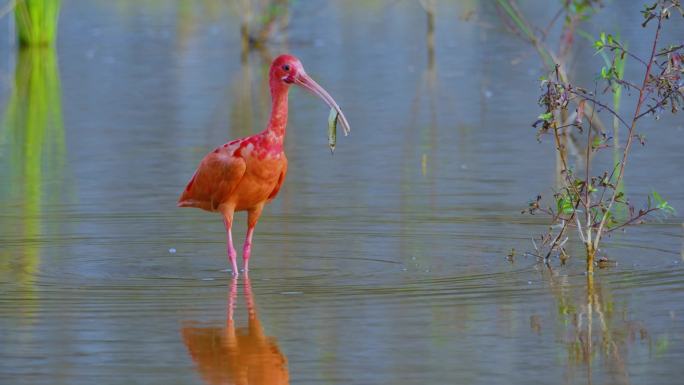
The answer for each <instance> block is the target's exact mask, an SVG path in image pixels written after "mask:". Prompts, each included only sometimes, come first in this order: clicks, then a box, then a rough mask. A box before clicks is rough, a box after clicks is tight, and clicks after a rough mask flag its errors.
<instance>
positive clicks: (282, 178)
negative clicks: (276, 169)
mask: <svg viewBox="0 0 684 385" xmlns="http://www.w3.org/2000/svg"><path fill="white" fill-rule="evenodd" d="M285 175H287V162H286V163H285V165H284V166H283V170H282V171H280V176H279V177H278V183H276V185H275V188H273V191H271V193H270V194H269V195H268V201H269V202H270V201H272V200H273V199H275V197H276V195H278V192H279V191H280V187H282V186H283V182H284V181H285Z"/></svg>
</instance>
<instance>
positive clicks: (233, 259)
mask: <svg viewBox="0 0 684 385" xmlns="http://www.w3.org/2000/svg"><path fill="white" fill-rule="evenodd" d="M231 222H232V221H231V220H230V219H228V218H226V217H224V218H223V224H224V225H225V226H226V253H227V254H228V260H229V261H230V266H231V270H232V274H233V275H238V268H237V251H235V247H233V233H232V231H231V225H232V223H231Z"/></svg>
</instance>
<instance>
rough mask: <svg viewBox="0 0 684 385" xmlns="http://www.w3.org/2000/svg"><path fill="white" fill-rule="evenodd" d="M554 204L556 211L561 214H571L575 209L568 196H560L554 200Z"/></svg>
mask: <svg viewBox="0 0 684 385" xmlns="http://www.w3.org/2000/svg"><path fill="white" fill-rule="evenodd" d="M556 206H557V207H558V212H559V213H561V214H572V213H573V212H574V211H575V208H574V207H573V205H572V202H571V201H570V199H569V198H568V197H560V198H559V199H558V201H557V202H556Z"/></svg>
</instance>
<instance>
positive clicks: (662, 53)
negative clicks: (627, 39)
mask: <svg viewBox="0 0 684 385" xmlns="http://www.w3.org/2000/svg"><path fill="white" fill-rule="evenodd" d="M674 12H677V13H678V14H680V15H681V16H684V9H683V8H682V5H681V2H680V0H659V1H657V2H656V3H654V4H652V5H648V6H646V7H645V8H644V10H643V11H642V14H643V15H644V23H643V24H642V25H643V27H644V28H645V27H647V26H649V25H652V24H655V31H654V32H653V33H654V35H653V40H652V47H651V50H650V52H649V54H648V58H647V59H641V58H640V57H639V56H638V55H637V54H636V53H634V52H631V51H629V50H628V49H627V46H626V45H625V44H624V43H622V42H620V41H619V39H618V38H616V37H614V36H612V35H609V34H605V33H602V34H601V35H600V37H599V39H598V40H596V42H595V43H594V47H595V49H596V50H597V52H599V53H601V54H604V55H607V56H612V58H611V59H610V60H606V66H604V67H603V68H602V69H601V72H600V79H601V81H603V82H605V83H606V85H607V86H606V87H605V89H604V90H603V91H602V92H597V91H593V92H590V91H588V90H586V89H584V88H581V87H577V86H575V85H573V84H571V83H569V82H568V81H567V80H565V78H564V77H562V76H560V75H559V67H560V66H559V65H558V64H557V65H556V68H555V70H554V76H550V77H549V78H544V79H542V84H541V86H542V89H543V93H542V95H541V97H540V99H539V104H540V105H541V106H543V107H544V109H545V111H544V112H543V113H542V114H541V115H540V116H539V118H538V120H537V121H536V122H535V123H534V126H535V127H539V132H538V135H543V134H551V135H553V136H554V139H555V140H554V142H555V144H556V150H557V151H559V152H562V151H564V149H563V145H562V144H561V143H560V142H559V140H558V135H559V130H560V129H561V128H566V127H571V128H574V129H577V130H578V131H579V132H580V133H583V132H584V131H585V130H586V135H587V143H586V161H585V167H584V168H585V169H584V170H583V174H584V175H583V176H581V175H578V174H581V173H582V172H579V173H578V171H577V170H575V169H574V168H573V167H572V166H571V165H569V164H568V163H567V162H566V161H564V162H563V165H562V169H561V174H562V181H563V184H562V185H561V187H560V189H559V191H558V192H556V193H555V194H554V200H555V203H556V204H555V207H543V206H542V204H541V197H540V196H538V197H537V199H536V200H535V201H533V202H532V203H530V206H529V208H528V209H527V210H526V211H527V212H529V213H531V214H535V213H538V212H541V213H545V214H548V215H550V216H551V217H552V220H553V222H554V223H558V224H560V226H559V227H560V230H559V231H558V233H557V234H556V235H553V234H551V233H549V234H546V235H544V236H542V237H541V245H542V247H543V248H544V251H545V252H546V254H545V255H544V258H545V259H546V260H547V261H548V258H549V256H551V255H552V253H554V252H558V253H560V254H565V250H564V249H563V247H564V245H563V243H562V242H563V239H564V237H565V233H566V231H567V229H568V228H570V227H576V228H577V231H578V235H579V237H580V239H581V241H582V243H583V244H584V246H585V249H586V262H587V271H589V272H593V270H594V260H595V255H596V252H597V250H599V246H600V244H601V243H600V242H601V239H602V238H603V236H604V235H606V234H609V233H611V232H613V231H615V230H618V229H623V228H624V227H626V226H630V225H634V224H638V223H642V222H643V221H644V220H645V218H646V217H647V216H649V215H651V214H653V213H656V212H659V213H662V214H671V213H673V212H674V209H673V208H672V206H670V205H669V204H668V203H667V201H665V200H664V199H663V198H662V197H661V196H660V194H658V193H657V192H655V191H653V192H652V193H651V195H650V196H649V198H648V201H647V203H646V206H645V207H644V208H642V209H639V210H637V209H636V208H635V207H634V206H633V205H632V204H631V203H630V202H629V200H628V199H627V198H626V197H625V194H624V192H623V190H622V188H620V186H621V185H622V182H623V179H624V175H625V168H626V166H627V161H628V158H629V154H630V152H631V149H632V147H633V144H634V141H635V140H638V141H639V142H640V143H641V144H642V145H643V144H644V143H645V141H644V139H643V138H644V137H643V136H642V135H640V134H638V133H637V124H638V123H639V122H640V120H641V119H642V118H644V117H646V116H649V115H652V116H654V117H655V118H656V119H658V118H659V117H660V115H661V114H662V112H663V111H664V110H665V108H669V109H670V110H671V112H672V113H676V112H677V111H678V110H680V109H681V107H682V105H684V80H683V78H684V76H683V74H684V66H683V65H682V61H683V56H682V54H681V52H682V50H683V46H682V45H681V44H679V45H671V46H667V47H660V46H659V44H660V39H661V32H662V28H663V23H664V22H665V21H666V20H667V19H669V18H670V17H671V16H672V15H673V13H674ZM629 58H631V59H633V60H635V61H636V62H638V63H639V64H641V65H642V66H643V67H644V75H643V79H642V80H641V82H640V83H635V82H631V81H629V80H626V79H624V78H623V76H624V65H625V61H626V60H627V59H629ZM623 88H624V89H632V90H634V91H635V93H636V91H638V99H637V101H636V105H635V108H634V112H633V114H632V117H631V119H627V118H624V117H623V116H622V115H620V113H619V109H618V107H619V104H617V105H614V108H611V107H609V106H608V105H607V103H604V102H602V101H601V97H602V96H603V95H604V94H606V93H611V94H613V98H614V102H615V100H617V101H618V103H619V98H620V95H621V94H620V92H621V90H622V89H623ZM570 103H573V104H575V105H577V109H576V111H575V119H574V121H573V122H572V123H567V121H566V120H565V119H562V118H561V116H567V112H568V108H569V106H570ZM587 105H591V106H592V107H593V110H594V111H595V112H596V113H607V114H609V115H612V116H613V118H614V124H615V127H616V128H617V126H623V127H624V128H625V129H626V130H627V137H626V139H625V143H624V147H622V148H621V151H620V154H619V156H618V157H617V158H616V162H615V164H614V166H613V167H612V169H611V170H608V171H604V172H603V173H601V174H599V175H597V176H591V165H592V164H591V158H592V154H594V153H596V152H598V151H600V150H602V149H605V148H608V147H615V148H619V146H620V143H619V141H617V140H615V141H613V144H612V145H611V144H610V139H611V138H610V137H608V135H607V134H606V133H605V132H602V131H598V132H596V131H595V130H592V119H589V120H588V122H587V123H584V122H583V119H582V117H583V116H584V111H583V110H584V109H585V108H586V106H587ZM587 126H588V127H587ZM615 132H617V130H616V131H615ZM618 207H622V209H623V211H624V209H625V208H626V209H627V210H626V212H627V215H624V216H622V217H620V216H618V215H617V214H616V213H617V210H616V209H617V208H618ZM535 247H536V248H538V249H539V247H538V246H537V245H536V244H535ZM538 254H539V255H541V254H543V253H542V252H540V250H538Z"/></svg>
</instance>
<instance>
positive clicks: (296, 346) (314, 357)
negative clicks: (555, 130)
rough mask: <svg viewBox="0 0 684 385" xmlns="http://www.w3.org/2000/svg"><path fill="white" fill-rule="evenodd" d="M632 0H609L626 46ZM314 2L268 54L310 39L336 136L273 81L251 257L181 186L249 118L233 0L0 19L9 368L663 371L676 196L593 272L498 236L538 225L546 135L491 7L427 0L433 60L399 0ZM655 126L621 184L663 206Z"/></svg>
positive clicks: (405, 380)
mask: <svg viewBox="0 0 684 385" xmlns="http://www.w3.org/2000/svg"><path fill="white" fill-rule="evenodd" d="M537 3H541V2H537ZM629 3H630V4H633V5H631V6H629V7H628V6H619V7H618V6H617V5H616V2H615V1H613V2H608V5H607V8H608V9H606V10H604V11H602V13H601V17H602V18H601V19H599V20H600V23H601V25H603V26H604V27H605V28H606V29H613V28H614V29H617V30H620V32H621V36H622V37H623V39H624V40H625V41H628V42H629V43H630V47H631V48H633V49H635V50H639V51H644V50H646V49H648V39H649V38H650V36H649V34H648V33H646V32H644V30H642V29H641V27H639V23H640V20H639V18H640V15H639V14H638V9H640V3H639V2H629ZM321 4H322V3H321ZM321 4H319V3H318V2H303V1H299V2H295V3H294V5H293V6H292V7H291V8H290V23H289V26H288V27H287V29H286V30H285V31H284V32H280V33H277V34H276V36H277V37H276V42H275V43H274V44H273V46H271V47H270V54H271V55H275V54H277V53H279V52H281V51H285V50H287V51H291V52H293V53H295V54H296V55H298V56H299V57H300V58H302V61H303V63H304V65H305V67H306V69H307V71H308V73H309V74H310V75H311V76H312V77H313V78H314V79H316V80H317V81H318V82H319V83H320V84H321V85H323V86H324V87H325V88H326V89H328V90H329V91H330V92H331V94H332V95H333V96H334V97H335V99H336V100H337V101H338V102H339V103H340V105H341V106H342V108H343V110H344V111H345V114H346V115H347V117H348V118H349V120H350V123H351V126H352V134H351V136H349V137H341V135H340V137H339V138H338V145H337V149H336V151H335V155H334V156H332V157H331V156H330V152H329V150H328V148H327V138H326V117H327V114H328V110H327V108H326V107H325V105H324V104H323V103H321V102H320V101H319V100H317V99H315V98H313V97H311V96H310V95H308V94H305V93H304V92H302V91H300V90H294V91H293V92H292V93H291V95H290V108H291V112H290V121H289V126H288V137H287V140H286V149H287V155H288V158H289V160H290V166H289V174H288V179H287V180H286V182H285V184H284V187H283V189H282V190H281V193H280V196H279V197H278V198H277V199H276V200H275V201H274V202H273V203H272V204H271V205H270V206H268V208H267V209H266V210H265V212H264V215H263V216H262V219H261V221H260V223H259V225H258V226H257V229H256V233H255V243H254V246H253V251H252V260H251V269H252V270H251V272H250V280H249V281H246V280H244V279H243V278H242V277H241V278H240V279H238V280H237V281H234V280H232V279H231V278H230V276H229V274H228V273H226V272H225V271H224V269H226V267H227V266H228V265H227V261H226V257H225V251H224V250H225V249H224V247H225V244H224V239H225V238H224V237H225V235H224V230H223V226H222V223H221V220H220V218H219V217H218V216H216V215H212V214H209V213H206V212H202V211H199V210H194V209H179V208H176V199H177V198H178V195H179V194H180V192H181V191H182V189H183V187H184V186H185V183H186V182H187V180H188V179H189V177H190V176H191V174H192V172H193V170H194V169H195V167H196V165H197V163H198V161H199V160H200V159H201V157H202V156H203V155H204V154H205V153H207V152H208V151H210V150H211V149H213V148H214V147H216V146H217V145H219V144H221V143H224V142H226V141H228V140H229V139H231V138H235V137H239V136H243V135H247V134H250V133H254V132H257V131H260V130H262V129H263V126H264V125H265V122H266V118H267V114H268V109H269V107H270V104H269V100H268V92H267V88H266V82H265V77H264V76H265V73H266V71H267V68H268V64H269V63H268V61H266V60H265V59H264V58H263V56H264V55H265V54H264V53H258V52H254V53H252V54H250V55H249V56H248V57H247V61H246V62H242V61H241V58H240V39H239V33H238V30H239V28H238V25H239V20H240V18H239V15H238V14H237V11H236V9H235V8H234V7H231V6H225V5H221V4H220V2H218V1H216V2H214V1H198V2H190V1H178V2H162V1H145V2H135V1H112V2H110V1H104V0H101V1H85V0H71V1H64V2H63V9H62V15H61V20H60V31H59V39H58V44H57V50H56V52H51V51H49V50H41V51H29V52H26V51H24V52H18V51H17V50H15V47H13V46H12V45H11V44H10V42H9V41H10V40H11V39H8V38H7V33H8V31H9V28H8V20H7V17H5V18H3V19H0V37H1V38H0V114H1V115H0V123H1V124H2V126H1V127H0V181H1V182H0V383H2V384H17V385H19V384H48V383H49V384H95V383H97V384H204V383H206V384H230V383H250V384H251V383H254V384H259V383H261V384H281V383H291V384H314V383H318V384H387V383H393V384H451V383H468V384H561V383H563V384H565V383H567V384H589V383H592V384H614V383H618V384H629V383H635V384H668V383H678V381H681V378H682V375H684V369H683V368H684V367H683V366H682V360H683V359H684V275H683V274H684V267H683V265H684V263H683V262H682V258H683V253H684V246H683V233H684V229H683V227H682V217H681V215H677V216H675V217H672V218H668V219H666V220H664V221H662V222H658V223H653V224H649V225H645V226H642V227H640V228H634V229H630V230H629V232H628V233H627V234H618V235H616V236H614V237H612V238H610V239H608V240H607V242H606V244H605V247H606V251H607V252H608V253H609V255H610V256H611V257H612V258H614V259H616V260H618V261H619V264H618V266H617V267H614V268H610V269H601V270H598V271H597V273H596V274H595V276H594V277H593V278H588V277H587V276H585V275H584V272H583V271H584V263H583V261H582V260H581V259H580V258H577V257H576V258H573V259H571V260H570V262H569V265H568V266H566V267H556V268H555V269H554V270H553V271H549V270H546V269H544V268H541V267H540V266H538V265H536V263H535V260H533V259H531V258H525V257H523V256H522V255H520V252H519V256H518V257H517V258H516V260H515V262H514V263H509V262H508V261H507V260H506V254H507V253H508V252H509V251H510V249H511V248H516V249H517V250H519V251H523V250H528V249H530V248H531V245H530V241H529V239H530V237H531V236H532V235H536V234H537V233H539V232H541V231H543V230H544V228H545V224H546V222H545V220H544V219H543V218H537V217H530V216H523V215H520V210H521V209H522V208H524V207H525V205H526V202H527V201H528V200H529V199H530V198H533V197H534V196H536V194H537V193H539V192H542V193H545V194H548V192H549V189H550V188H551V186H552V185H553V183H554V167H555V166H554V161H555V160H554V154H553V153H552V151H551V147H550V144H549V143H548V139H546V140H545V141H544V142H543V143H542V144H539V143H537V142H536V141H535V137H534V129H533V128H532V127H531V126H530V125H531V122H532V121H533V120H534V118H535V117H536V116H537V114H538V113H539V110H538V108H537V107H536V105H535V101H536V97H537V92H538V88H537V83H538V81H537V79H538V78H539V76H540V74H541V70H540V66H539V62H538V60H537V58H536V57H535V56H534V52H532V51H531V50H530V49H528V48H527V47H526V46H525V45H524V44H523V43H521V42H520V41H519V40H517V39H515V38H513V37H511V36H510V33H508V32H507V31H506V30H505V29H503V28H501V27H500V26H499V25H500V23H499V19H498V17H497V15H496V11H495V10H494V9H493V7H489V6H482V5H480V4H479V2H475V1H460V2H456V3H449V2H441V3H438V7H440V8H439V12H438V13H437V17H436V19H435V25H436V30H435V38H436V49H435V53H434V61H433V62H430V61H429V60H428V54H427V52H426V48H425V47H426V46H425V25H426V21H425V20H426V18H425V14H424V12H423V10H422V8H421V7H420V6H419V5H418V4H417V3H416V2H411V1H398V2H395V1H373V2H361V1H358V2H345V1H333V2H326V3H325V5H321ZM525 11H526V12H529V13H530V14H531V15H534V16H535V17H538V18H539V19H540V20H548V19H549V18H550V17H551V16H552V13H553V12H555V10H552V9H545V7H536V6H533V4H528V7H526V9H525ZM473 12H474V14H475V15H477V17H476V18H475V19H474V20H472V19H471V20H468V21H466V20H464V19H465V18H466V17H465V16H466V15H470V14H472V13H473ZM668 28H669V29H668V30H667V31H666V36H667V37H669V38H670V39H671V40H672V39H674V37H675V36H679V37H681V36H682V35H684V28H682V23H681V22H678V25H677V24H676V23H672V26H670V27H668ZM591 32H592V33H598V31H597V30H591ZM370 36H372V37H373V38H372V39H369V37H370ZM576 51H577V52H576V54H575V55H576V59H575V60H574V61H573V67H572V71H574V72H576V73H577V75H576V77H578V78H579V80H580V81H583V82H588V83H591V81H592V76H593V73H594V72H593V70H594V69H597V68H600V65H601V64H600V62H599V61H598V60H599V59H597V58H595V57H592V51H591V47H590V44H588V43H587V42H583V41H579V42H578V43H577V47H576ZM429 63H431V64H429ZM636 70H637V68H636V64H632V66H631V67H629V64H628V68H627V71H628V74H629V73H630V72H629V71H636ZM580 74H584V75H580ZM625 109H626V110H628V108H627V107H625ZM649 125H650V123H649V124H647V125H645V126H644V130H645V131H647V136H648V145H647V146H646V147H645V148H639V149H637V150H636V151H635V152H634V158H632V159H633V164H631V165H630V166H631V167H633V168H631V169H629V172H628V173H627V178H626V183H625V188H626V190H627V191H628V192H629V193H630V194H633V196H634V198H635V199H637V198H638V199H645V196H646V194H648V193H649V192H650V191H651V190H652V189H654V188H655V189H658V191H659V192H660V193H661V194H662V195H663V196H665V197H666V199H667V200H668V201H669V202H670V204H671V205H672V206H674V207H675V208H676V209H678V210H679V211H680V213H681V212H682V211H684V173H682V171H681V167H682V164H684V152H682V150H681V149H682V147H683V146H684V123H683V120H682V116H681V115H679V116H678V117H676V118H672V117H670V116H666V117H665V118H664V121H663V122H662V124H659V125H658V126H657V127H656V128H654V129H650V127H649ZM244 227H245V219H244V214H243V213H242V214H239V215H237V220H236V227H235V231H234V232H235V234H234V236H235V239H237V240H238V245H241V244H242V239H243V236H244V232H245V229H244ZM571 250H572V251H574V252H576V253H577V255H580V254H579V253H580V251H579V250H580V248H579V247H578V246H574V247H573V246H571Z"/></svg>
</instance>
